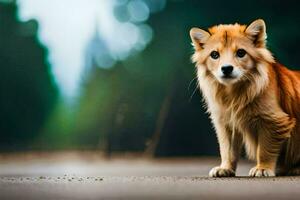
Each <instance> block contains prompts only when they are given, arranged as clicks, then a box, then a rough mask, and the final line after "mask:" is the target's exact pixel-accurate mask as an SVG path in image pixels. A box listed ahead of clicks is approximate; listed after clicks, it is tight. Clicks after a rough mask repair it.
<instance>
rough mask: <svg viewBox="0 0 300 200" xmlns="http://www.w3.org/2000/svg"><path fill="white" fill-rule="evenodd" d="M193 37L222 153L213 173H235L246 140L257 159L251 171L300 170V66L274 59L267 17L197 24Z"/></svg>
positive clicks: (199, 76)
mask: <svg viewBox="0 0 300 200" xmlns="http://www.w3.org/2000/svg"><path fill="white" fill-rule="evenodd" d="M190 37H191V40H192V45H193V46H194V49H195V52H194V54H193V55H192V62H194V63H195V65H196V72H197V79H198V83H199V87H200V90H201V92H202V95H203V98H204V101H205V105H206V107H207V111H208V113H209V115H210V118H211V121H212V124H213V126H214V129H215V131H216V135H217V138H218V143H219V147H220V154H221V164H220V166H217V167H214V168H212V169H211V170H210V172H209V176H210V177H230V176H235V172H236V168H237V162H238V159H239V157H240V154H241V150H242V148H243V146H245V150H246V154H247V156H248V158H249V159H251V160H254V161H255V162H256V166H255V167H253V168H252V169H251V170H250V172H249V176H252V177H267V176H276V175H299V174H300V126H299V123H300V72H298V71H292V70H289V69H288V68H286V67H285V66H283V65H282V64H280V63H279V62H277V61H276V60H275V59H274V57H273V56H272V53H271V52H270V51H269V50H268V49H267V47H266V38H267V35H266V25H265V22H264V21H263V20H262V19H258V20H255V21H253V22H252V23H251V24H250V25H248V26H246V25H240V24H237V23H236V24H227V25H226V24H225V25H223V24H221V25H217V26H213V27H211V28H209V29H208V31H205V30H203V29H200V28H192V29H191V30H190Z"/></svg>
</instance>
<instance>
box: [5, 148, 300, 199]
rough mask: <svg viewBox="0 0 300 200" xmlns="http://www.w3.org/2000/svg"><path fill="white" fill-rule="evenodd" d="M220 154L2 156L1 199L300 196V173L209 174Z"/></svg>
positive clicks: (246, 167)
mask: <svg viewBox="0 0 300 200" xmlns="http://www.w3.org/2000/svg"><path fill="white" fill-rule="evenodd" d="M217 163H218V161H217V159H208V158H193V159H157V160H147V159H137V158H134V159H133V158H127V159H121V158H118V159H117V158H116V159H112V160H105V159H103V158H101V157H97V156H90V155H87V154H64V155H63V156H61V155H54V156H53V155H52V156H45V155H43V154H41V155H38V156H33V157H32V156H28V155H26V156H20V155H18V156H0V199H1V200H2V199H3V200H4V199H13V200H14V199H22V200H23V199H37V200H40V199H42V200H48V199H55V200H59V199H75V200H76V199H172V200H173V199H255V200H256V199H300V178H299V177H277V178H248V177H246V175H247V173H248V170H249V169H250V168H251V166H252V164H251V163H247V162H245V161H244V162H241V164H240V165H239V169H238V176H239V177H236V178H208V177H207V173H208V171H209V169H210V168H211V167H213V166H215V165H216V164H217Z"/></svg>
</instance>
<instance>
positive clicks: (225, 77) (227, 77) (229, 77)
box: [221, 75, 236, 80]
mask: <svg viewBox="0 0 300 200" xmlns="http://www.w3.org/2000/svg"><path fill="white" fill-rule="evenodd" d="M221 78H222V79H225V80H226V79H235V78H236V76H233V75H223V76H221Z"/></svg>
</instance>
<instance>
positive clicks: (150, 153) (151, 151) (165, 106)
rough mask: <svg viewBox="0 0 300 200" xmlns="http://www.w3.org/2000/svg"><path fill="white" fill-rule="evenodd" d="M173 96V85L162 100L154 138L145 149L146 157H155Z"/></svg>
mask: <svg viewBox="0 0 300 200" xmlns="http://www.w3.org/2000/svg"><path fill="white" fill-rule="evenodd" d="M172 96H173V87H171V89H170V90H169V92H168V93H167V95H166V96H165V98H164V100H163V102H162V105H161V108H160V111H159V114H158V118H157V121H156V126H155V131H154V133H153V136H152V138H151V139H150V141H149V142H148V143H147V147H146V149H145V153H144V155H145V156H146V157H154V156H155V150H156V148H157V145H158V143H159V141H160V138H161V133H162V131H163V128H164V124H165V121H166V119H167V116H168V114H169V110H170V105H171V100H172Z"/></svg>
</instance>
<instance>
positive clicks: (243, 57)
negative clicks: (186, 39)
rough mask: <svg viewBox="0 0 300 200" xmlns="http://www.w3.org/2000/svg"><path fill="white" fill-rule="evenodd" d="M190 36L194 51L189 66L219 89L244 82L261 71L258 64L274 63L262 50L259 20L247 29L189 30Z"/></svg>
mask: <svg viewBox="0 0 300 200" xmlns="http://www.w3.org/2000/svg"><path fill="white" fill-rule="evenodd" d="M190 36H191V39H192V42H193V46H194V48H195V53H194V55H193V57H192V60H193V62H195V63H196V65H197V67H199V68H205V69H206V71H207V72H208V73H209V74H211V75H213V77H214V78H215V79H216V80H218V81H219V82H220V83H221V84H223V85H230V84H234V83H236V82H238V81H241V80H246V79H247V77H248V76H249V75H250V74H251V73H253V70H257V69H256V68H258V67H261V66H260V65H259V63H273V62H274V59H273V57H272V54H271V53H270V51H268V50H267V49H266V37H267V35H266V26H265V22H264V21H263V20H262V19H258V20H256V21H254V22H252V23H251V24H250V25H249V26H245V25H239V24H230V25H217V26H214V27H212V28H209V29H208V31H205V30H202V29H199V28H192V29H191V30H190Z"/></svg>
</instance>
